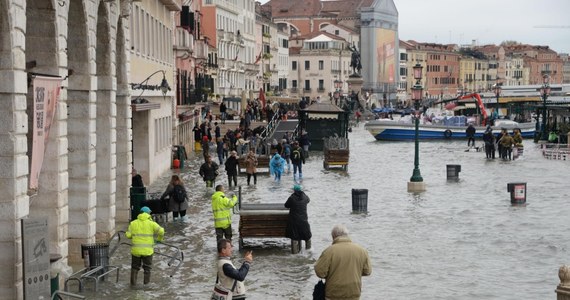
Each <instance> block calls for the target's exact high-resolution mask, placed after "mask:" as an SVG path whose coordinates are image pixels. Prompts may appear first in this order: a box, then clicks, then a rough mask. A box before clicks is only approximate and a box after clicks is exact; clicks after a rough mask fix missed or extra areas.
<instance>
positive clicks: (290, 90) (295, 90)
mask: <svg viewBox="0 0 570 300" xmlns="http://www.w3.org/2000/svg"><path fill="white" fill-rule="evenodd" d="M289 92H291V93H298V92H299V89H298V88H296V87H294V88H290V89H289Z"/></svg>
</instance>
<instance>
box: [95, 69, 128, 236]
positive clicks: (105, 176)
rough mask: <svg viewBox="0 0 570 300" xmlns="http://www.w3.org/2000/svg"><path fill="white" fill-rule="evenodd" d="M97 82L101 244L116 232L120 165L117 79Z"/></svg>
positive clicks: (97, 208) (98, 193) (97, 206)
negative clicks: (116, 195) (117, 129)
mask: <svg viewBox="0 0 570 300" xmlns="http://www.w3.org/2000/svg"><path fill="white" fill-rule="evenodd" d="M97 81H98V82H97V85H98V89H97V92H96V93H97V147H96V152H97V181H96V186H97V205H96V212H97V214H96V222H97V240H107V239H109V238H110V237H111V235H112V234H113V233H114V230H115V191H116V165H117V159H116V149H117V147H116V142H117V133H116V128H115V126H116V116H117V109H116V105H115V91H114V89H115V78H114V77H113V76H98V79H97ZM124 142H126V141H124Z"/></svg>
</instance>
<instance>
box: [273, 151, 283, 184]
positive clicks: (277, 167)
mask: <svg viewBox="0 0 570 300" xmlns="http://www.w3.org/2000/svg"><path fill="white" fill-rule="evenodd" d="M286 164H287V162H286V161H285V160H284V159H283V157H281V155H279V153H275V154H274V155H273V157H272V158H271V160H270V161H269V173H270V174H272V175H274V176H275V181H277V182H279V181H281V174H283V171H284V170H285V165H286Z"/></svg>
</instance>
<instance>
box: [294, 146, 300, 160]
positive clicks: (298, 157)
mask: <svg viewBox="0 0 570 300" xmlns="http://www.w3.org/2000/svg"><path fill="white" fill-rule="evenodd" d="M293 159H294V160H299V159H301V151H300V150H299V148H297V149H295V150H293Z"/></svg>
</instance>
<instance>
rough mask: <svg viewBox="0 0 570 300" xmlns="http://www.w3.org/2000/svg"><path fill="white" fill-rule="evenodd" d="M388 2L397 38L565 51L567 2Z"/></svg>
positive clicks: (569, 23) (569, 21)
mask: <svg viewBox="0 0 570 300" xmlns="http://www.w3.org/2000/svg"><path fill="white" fill-rule="evenodd" d="M393 1H394V3H395V4H396V7H397V9H398V13H399V17H398V19H399V26H400V30H399V35H400V39H401V40H416V41H418V42H434V43H445V44H447V43H455V44H469V43H471V41H472V40H476V43H477V44H478V45H484V44H500V43H501V42H502V41H505V40H515V41H517V42H521V43H525V44H532V45H547V46H550V48H552V49H553V50H554V51H556V52H559V53H561V52H564V53H570V0H393ZM260 2H261V3H265V2H267V0H261V1H260ZM538 26H546V27H551V28H537V27H538Z"/></svg>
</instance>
